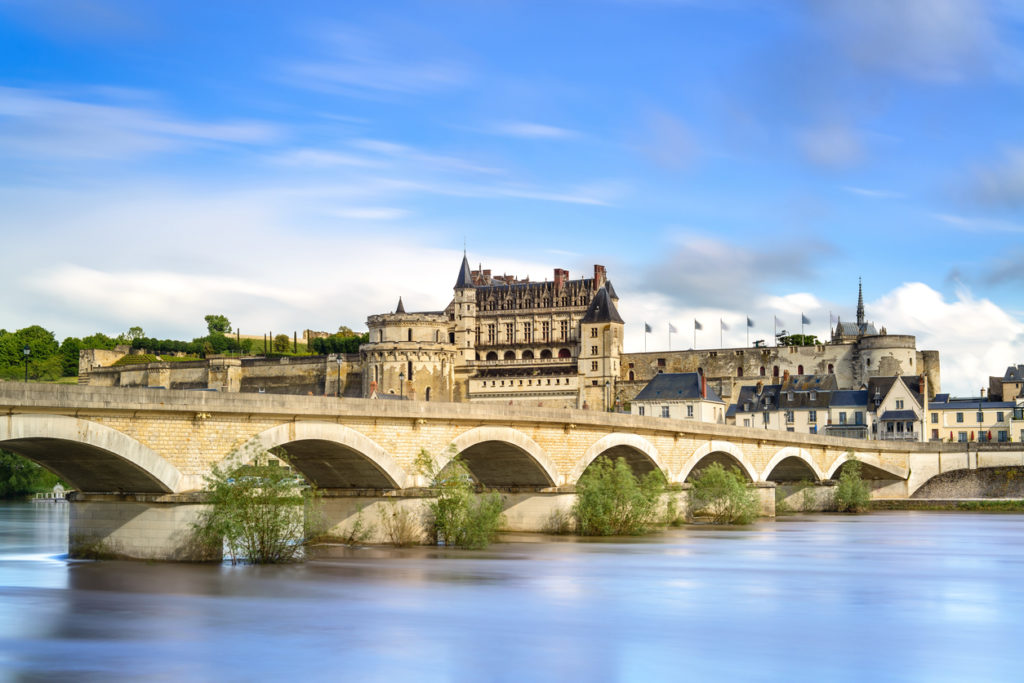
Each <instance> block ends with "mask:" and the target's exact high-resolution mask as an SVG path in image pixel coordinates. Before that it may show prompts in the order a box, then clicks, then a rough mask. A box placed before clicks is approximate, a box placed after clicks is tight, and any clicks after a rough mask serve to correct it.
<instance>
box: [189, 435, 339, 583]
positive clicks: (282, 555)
mask: <svg viewBox="0 0 1024 683" xmlns="http://www.w3.org/2000/svg"><path fill="white" fill-rule="evenodd" d="M275 455H277V454H275ZM277 457H281V456H280V455H277ZM252 463H253V464H248V465H242V466H241V467H238V468H236V469H233V470H226V469H221V468H219V467H214V468H213V471H212V472H211V473H210V475H208V476H207V477H206V491H207V493H208V495H209V504H210V505H209V508H208V509H207V510H206V512H205V513H204V514H203V515H202V516H201V517H200V519H199V520H198V521H197V522H196V523H195V524H194V525H193V528H194V530H195V533H196V540H197V541H199V542H200V543H201V544H203V545H206V546H207V547H210V548H218V547H223V548H224V549H225V550H226V551H227V554H228V556H229V557H230V558H231V563H232V564H235V563H237V562H239V561H244V562H249V563H251V564H279V563H283V562H295V561H297V560H299V559H301V558H302V550H303V544H304V543H305V542H306V541H307V540H308V539H309V538H310V537H312V536H314V535H315V531H316V530H315V529H313V528H311V526H312V525H311V524H310V523H309V521H308V520H316V519H317V518H318V511H319V508H318V506H317V502H318V498H317V494H316V491H315V490H314V489H312V488H311V487H309V486H307V485H305V484H304V482H302V481H301V477H297V476H296V475H295V474H294V473H293V472H292V471H291V469H290V468H288V467H281V466H275V465H270V464H269V463H268V459H267V457H266V452H260V453H257V454H256V457H255V458H253V460H252Z"/></svg>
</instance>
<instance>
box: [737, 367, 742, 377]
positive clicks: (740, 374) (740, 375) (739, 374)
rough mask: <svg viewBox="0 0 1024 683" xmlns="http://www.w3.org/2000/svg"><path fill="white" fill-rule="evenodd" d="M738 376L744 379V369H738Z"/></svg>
mask: <svg viewBox="0 0 1024 683" xmlns="http://www.w3.org/2000/svg"><path fill="white" fill-rule="evenodd" d="M736 376H737V377H742V376H743V368H736Z"/></svg>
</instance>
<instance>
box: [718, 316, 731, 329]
mask: <svg viewBox="0 0 1024 683" xmlns="http://www.w3.org/2000/svg"><path fill="white" fill-rule="evenodd" d="M718 322H720V323H722V329H723V330H728V329H729V326H728V325H726V324H725V321H724V320H722V319H721V318H719V319H718Z"/></svg>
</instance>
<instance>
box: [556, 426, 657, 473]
mask: <svg viewBox="0 0 1024 683" xmlns="http://www.w3.org/2000/svg"><path fill="white" fill-rule="evenodd" d="M602 455H608V456H609V457H612V458H625V459H626V462H628V463H629V466H630V467H631V468H632V469H633V473H634V474H637V475H640V474H647V473H648V472H650V471H652V470H655V469H659V470H661V471H662V472H664V473H665V476H666V478H667V477H668V468H667V467H666V466H665V464H664V463H663V462H662V461H661V456H660V455H658V449H657V448H655V447H654V446H653V445H652V444H651V442H650V441H648V440H647V439H645V438H643V437H642V436H639V435H637V434H623V433H621V432H615V433H613V434H607V435H605V436H602V437H601V438H600V439H598V440H597V441H595V442H594V443H593V444H591V446H590V448H588V449H587V450H586V452H585V453H584V454H583V457H581V458H580V459H579V461H577V463H576V466H575V467H573V469H572V472H570V473H569V476H568V477H567V478H566V481H565V483H567V484H575V483H576V482H578V481H579V479H580V477H582V476H583V473H584V472H586V470H587V468H588V467H590V464H591V463H592V462H594V461H595V460H597V458H598V457H600V456H602Z"/></svg>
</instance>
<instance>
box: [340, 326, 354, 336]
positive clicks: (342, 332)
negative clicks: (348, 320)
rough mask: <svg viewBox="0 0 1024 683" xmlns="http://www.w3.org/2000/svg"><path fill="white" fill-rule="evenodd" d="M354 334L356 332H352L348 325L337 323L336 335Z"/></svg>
mask: <svg viewBox="0 0 1024 683" xmlns="http://www.w3.org/2000/svg"><path fill="white" fill-rule="evenodd" d="M355 334H356V333H355V332H353V331H352V328H351V327H349V326H348V325H339V326H338V332H337V336H338V337H353V336H355Z"/></svg>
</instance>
